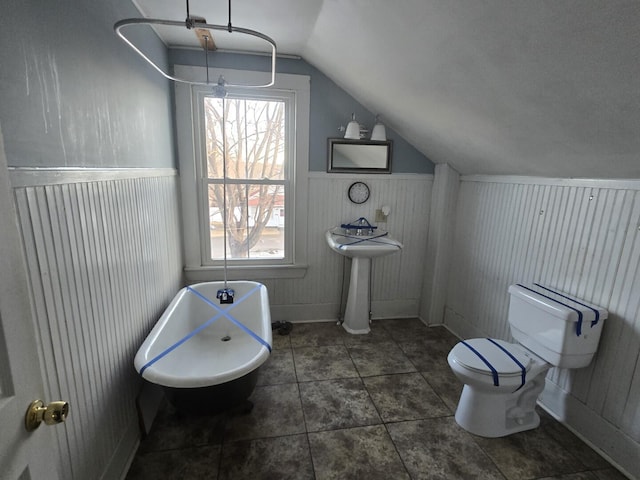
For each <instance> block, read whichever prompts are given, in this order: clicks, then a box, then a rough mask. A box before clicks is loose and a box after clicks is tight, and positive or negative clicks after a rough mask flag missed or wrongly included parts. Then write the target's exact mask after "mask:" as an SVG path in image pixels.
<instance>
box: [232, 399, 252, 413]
mask: <svg viewBox="0 0 640 480" xmlns="http://www.w3.org/2000/svg"><path fill="white" fill-rule="evenodd" d="M252 411H253V402H252V401H251V400H244V401H242V402H240V403H239V404H238V405H236V406H235V407H231V408H230V409H228V410H227V412H226V413H227V415H230V416H235V415H249V414H250V413H251V412H252Z"/></svg>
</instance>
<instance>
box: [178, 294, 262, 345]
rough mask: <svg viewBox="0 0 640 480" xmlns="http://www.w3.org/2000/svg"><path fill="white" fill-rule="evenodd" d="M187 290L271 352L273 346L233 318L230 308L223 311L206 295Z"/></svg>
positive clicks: (236, 303) (245, 296)
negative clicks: (229, 312)
mask: <svg viewBox="0 0 640 480" xmlns="http://www.w3.org/2000/svg"><path fill="white" fill-rule="evenodd" d="M261 287H262V285H258V286H257V287H255V288H254V289H253V290H251V291H250V292H249V293H247V294H246V295H244V296H243V297H242V298H241V299H240V300H238V301H237V302H235V303H234V304H233V307H231V308H234V307H235V306H236V305H238V304H239V303H240V302H242V300H244V299H245V298H247V297H248V296H249V295H251V294H252V293H253V292H255V291H256V290H258V289H259V288H261ZM187 290H189V291H190V292H191V293H194V294H196V296H197V297H198V298H200V299H202V300H204V301H205V302H206V303H207V304H208V305H210V306H212V307H213V308H214V309H216V310H218V311H219V312H221V313H222V315H224V316H225V317H227V319H229V320H230V321H231V323H233V324H234V325H236V326H238V327H240V328H241V329H242V330H244V331H245V332H246V333H248V334H249V335H250V336H252V337H253V338H254V339H256V340H257V341H258V342H260V343H261V344H262V345H264V346H265V347H267V349H268V350H269V352H271V345H269V343H268V342H267V341H266V340H264V339H263V338H262V337H260V336H259V335H257V334H256V333H255V332H253V331H252V330H251V329H250V328H248V327H247V326H245V325H244V324H242V323H241V322H240V321H239V320H237V319H235V318H233V316H231V315H229V314H228V311H229V310H231V308H229V310H223V309H221V308H220V307H218V306H217V305H216V304H215V303H214V302H212V301H211V300H209V299H208V298H207V297H205V296H204V295H202V294H201V293H200V292H198V291H197V290H194V289H193V288H191V287H187Z"/></svg>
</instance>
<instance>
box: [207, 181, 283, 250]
mask: <svg viewBox="0 0 640 480" xmlns="http://www.w3.org/2000/svg"><path fill="white" fill-rule="evenodd" d="M224 190H225V189H224V187H223V185H222V184H213V185H209V225H210V235H211V258H212V259H213V260H219V259H222V258H224V254H223V252H224V237H223V214H222V212H223V210H224V209H223V191H224ZM226 198H227V205H226V206H227V210H226V211H227V215H226V223H227V258H228V259H234V260H235V259H256V258H284V227H285V207H284V186H283V185H264V184H260V185H257V184H250V183H249V184H244V185H237V184H227V186H226Z"/></svg>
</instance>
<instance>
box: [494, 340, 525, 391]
mask: <svg viewBox="0 0 640 480" xmlns="http://www.w3.org/2000/svg"><path fill="white" fill-rule="evenodd" d="M487 340H489V341H490V342H491V343H493V344H494V345H495V346H496V347H498V348H499V349H500V350H502V351H503V352H504V353H506V354H507V356H508V357H509V358H510V359H511V360H513V361H514V362H515V363H516V365H518V367H520V371H521V372H522V375H521V378H522V383H520V386H519V387H518V388H517V389H516V390H515V391H516V392H517V391H518V390H520V389H521V388H522V387H524V384H525V382H526V381H527V368H526V367H525V366H524V365H523V364H522V363H521V362H520V361H519V360H518V359H517V358H516V357H515V356H514V355H513V354H512V353H511V352H510V351H509V350H507V349H506V348H504V347H503V346H502V345H500V344H499V343H498V342H496V341H495V340H494V339H492V338H487Z"/></svg>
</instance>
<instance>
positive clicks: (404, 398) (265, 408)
mask: <svg viewBox="0 0 640 480" xmlns="http://www.w3.org/2000/svg"><path fill="white" fill-rule="evenodd" d="M274 333H275V332H274ZM456 341H457V339H456V338H455V337H454V336H453V335H451V334H450V333H449V332H448V331H447V330H446V329H444V328H442V327H434V328H427V327H426V326H424V325H423V324H422V323H421V322H420V321H419V320H417V319H399V320H381V321H375V322H374V324H373V329H372V332H371V333H370V334H369V335H364V336H363V335H349V334H348V333H346V332H345V331H344V330H343V329H342V327H340V326H337V325H335V324H334V323H313V324H295V325H294V328H293V331H292V332H291V334H290V335H288V336H280V335H277V334H275V335H274V349H273V353H272V355H271V357H270V359H269V360H268V362H267V363H266V364H265V365H264V366H263V367H262V368H261V371H260V380H259V381H258V386H257V387H256V390H255V391H254V393H253V395H252V397H251V400H252V401H253V402H254V404H255V407H254V409H253V411H252V412H251V413H250V414H245V415H229V414H221V415H217V416H211V417H189V416H185V415H180V414H177V413H176V412H174V411H173V410H172V408H171V407H169V406H167V407H165V408H163V410H162V411H161V412H160V414H159V416H158V417H157V418H156V421H155V423H154V426H153V428H152V430H151V432H150V434H149V435H148V436H147V437H146V438H145V439H144V440H143V441H142V443H141V445H140V448H139V451H138V453H137V454H136V457H135V459H134V461H133V464H132V466H131V469H130V471H129V474H128V476H127V479H129V480H137V479H145V480H146V479H153V480H159V479H172V480H177V479H185V480H186V479H214V480H223V479H224V480H242V479H250V480H260V479H277V480H281V479H295V480H304V479H342V480H349V479H366V480H375V479H385V480H386V479H394V480H395V479H447V480H448V479H483V480H485V479H486V480H490V479H508V480H524V479H563V480H617V479H623V478H624V477H623V476H622V475H621V474H620V473H619V472H618V471H616V470H615V469H614V468H612V467H611V466H610V465H609V464H608V463H607V462H606V461H605V460H603V459H602V458H601V457H600V456H598V455H597V454H596V453H595V452H594V451H593V450H591V449H590V448H589V447H588V446H587V445H585V444H584V443H583V442H581V441H580V440H579V439H578V438H576V437H575V436H574V435H573V434H572V433H571V432H569V431H568V430H567V429H566V428H564V427H563V426H562V425H561V424H559V423H558V422H556V421H555V420H553V419H552V418H551V417H550V416H549V415H547V414H545V413H544V412H542V411H540V414H541V417H542V422H541V426H540V427H539V428H538V429H536V430H531V431H528V432H523V433H519V434H516V435H512V436H509V437H505V438H498V439H486V438H481V437H477V436H474V435H471V434H469V433H468V432H466V431H464V430H462V429H461V428H460V427H459V426H458V425H457V424H456V422H455V420H454V417H453V413H454V411H455V406H456V403H457V401H458V396H459V394H460V390H461V388H462V387H461V385H460V383H459V382H458V381H457V380H456V378H455V377H454V376H453V374H452V373H451V371H450V369H449V367H448V365H447V362H446V356H447V353H448V351H449V350H450V349H451V347H452V346H453V345H454V344H455V342H456Z"/></svg>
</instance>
